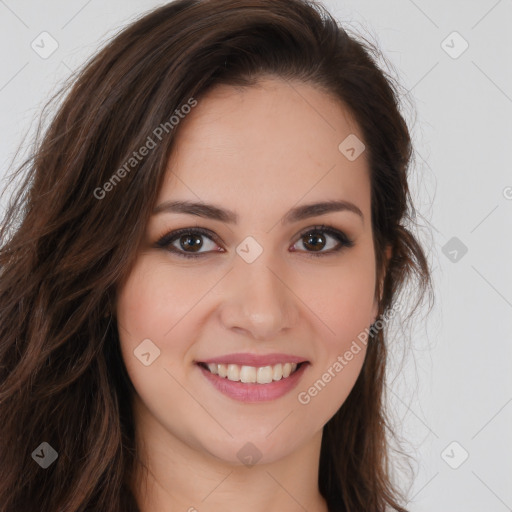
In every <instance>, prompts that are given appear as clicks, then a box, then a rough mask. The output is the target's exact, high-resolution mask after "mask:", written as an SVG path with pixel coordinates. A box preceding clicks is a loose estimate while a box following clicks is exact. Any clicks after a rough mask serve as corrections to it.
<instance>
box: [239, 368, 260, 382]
mask: <svg viewBox="0 0 512 512" xmlns="http://www.w3.org/2000/svg"><path fill="white" fill-rule="evenodd" d="M240 380H241V381H242V382H256V368H254V366H242V368H241V369H240Z"/></svg>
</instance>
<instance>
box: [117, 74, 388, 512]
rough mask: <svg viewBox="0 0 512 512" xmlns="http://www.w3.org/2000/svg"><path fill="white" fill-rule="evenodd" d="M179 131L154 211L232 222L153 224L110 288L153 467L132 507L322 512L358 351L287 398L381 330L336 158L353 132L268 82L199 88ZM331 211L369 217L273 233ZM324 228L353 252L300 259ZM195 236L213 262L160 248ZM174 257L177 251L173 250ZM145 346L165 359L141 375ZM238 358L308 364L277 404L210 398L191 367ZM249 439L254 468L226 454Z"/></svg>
mask: <svg viewBox="0 0 512 512" xmlns="http://www.w3.org/2000/svg"><path fill="white" fill-rule="evenodd" d="M179 129H180V131H179V132H178V137H177V141H176V145H175V149H174V151H173V154H172V155H171V158H170V162H169V168H168V173H167V176H166V180H165V183H164V184H163V186H162V188H161V191H160V194H159V198H158V200H157V203H156V204H157V205H159V204H160V203H162V202H163V201H167V200H171V199H172V200H176V199H180V200H191V201H204V202H206V203H213V204H215V205H219V206H221V207H223V208H227V209H229V210H233V211H235V212H236V213H237V214H238V215H239V221H238V223H237V224H236V225H235V224H232V225H231V224H227V223H224V222H220V221H218V220H212V219H205V218H200V217H198V216H193V215H190V214H182V213H167V212H165V213H159V214H157V215H154V216H152V217H151V219H150V221H149V223H148V225H147V232H146V239H145V240H144V242H143V244H142V245H141V248H140V251H139V254H138V257H137V261H136V264H135V266H134V267H133V269H132V271H131V273H130V275H129V276H128V278H127V279H126V281H125V282H124V283H122V284H121V286H120V288H119V291H118V300H117V304H116V310H117V318H118V324H119V331H120V341H121V348H122V354H123V359H124V361H125V364H126V367H127V370H128V373H129V376H130V378H131V380H132V382H133V384H134V386H135V389H136V391H137V395H136V396H135V398H134V414H135V424H136V439H137V443H138V446H139V449H140V450H141V459H142V460H143V461H144V463H145V465H146V467H147V468H148V471H142V470H139V471H138V472H137V474H136V477H135V479H134V488H135V493H136V496H137V499H138V502H139V504H140V507H141V510H142V511H143V512H150V511H151V512H164V511H171V510H182V511H187V510H188V511H190V512H192V511H194V510H197V511H200V512H203V511H208V512H213V511H215V512H217V511H219V512H220V511H222V512H226V511H227V512H229V511H235V510H236V511H238V510H239V509H240V504H241V503H243V504H244V505H243V509H244V511H246V512H262V511H266V512H274V511H281V512H282V511H289V512H295V511H297V512H298V511H300V512H303V511H304V510H308V511H311V512H313V511H315V512H316V511H319V512H322V511H327V507H326V503H325V501H324V499H323V498H322V496H321V495H320V493H319V490H318V485H317V480H318V464H319V455H320V446H321V439H322V428H323V426H324V425H325V424H326V423H327V422H328V420H329V419H330V418H331V417H332V416H333V415H334V413H335V412H336V411H337V410H338V409H339V407H340V406H341V405H342V404H343V402H344V401H345V399H346V398H347V396H348V394H349V392H350V391H351V389H352V387H353V385H354V383H355V381H356V379H357V376H358V375H359V373H360V370H361V366H362V364H363V361H364V355H365V353H366V350H365V347H364V345H363V344H360V345H361V350H360V351H359V352H358V353H357V354H356V355H354V357H353V359H352V360H351V361H350V362H349V363H348V364H347V365H346V366H345V367H344V368H343V370H342V371H341V372H339V373H337V374H336V376H335V377H334V378H332V379H331V381H330V382H329V383H328V384H327V385H326V386H325V387H324V388H323V389H322V391H321V392H319V393H318V394H317V396H315V397H313V398H311V401H310V402H309V403H308V404H307V405H303V404H301V403H300V402H299V401H298V398H297V395H298V393H299V392H301V391H307V389H308V388H309V387H310V386H311V385H312V384H313V383H314V382H315V381H317V379H319V378H321V376H322V374H323V373H324V372H326V371H327V369H328V368H330V367H332V365H333V363H334V362H335V361H336V360H337V357H338V356H340V355H341V356H343V354H344V353H345V352H346V351H347V350H348V349H349V347H350V346H351V344H352V342H353V340H355V339H356V338H357V335H358V334H359V333H361V332H362V331H364V329H365V328H367V327H368V326H369V325H370V324H371V323H372V322H373V321H374V320H375V319H376V315H377V311H378V302H377V298H376V297H375V296H374V291H375V284H376V281H375V280H376V274H375V254H374V246H373V238H372V226H371V216H370V213H371V210H370V206H371V204H370V175H369V169H368V164H367V161H366V158H365V156H366V155H365V153H364V152H363V154H362V155H361V156H360V157H359V158H357V159H356V160H355V161H349V160H348V159H347V158H346V157H345V156H344V155H343V154H342V153H341V152H340V151H339V149H338V146H339V144H340V143H341V142H342V141H343V140H344V139H345V138H346V137H347V136H348V135H350V134H356V135H357V136H358V138H359V139H361V140H362V139H363V137H362V135H361V133H360V130H359V128H358V127H357V125H356V123H355V122H354V121H353V120H352V119H351V117H350V116H349V113H348V111H347V110H346V109H345V108H344V107H343V105H341V104H340V103H339V102H338V101H336V100H335V99H333V98H332V97H331V96H329V95H327V94H326V93H325V92H323V91H322V90H320V89H318V88H316V87H314V86H312V85H308V84H305V83H301V82H293V87H292V83H287V82H285V81H282V80H280V79H277V78H272V77H266V78H264V79H262V81H261V82H260V83H259V84H258V86H255V87H250V88H246V89H235V88H232V87H228V86H218V87H216V88H214V89H212V90H210V91H209V93H208V94H207V95H206V96H205V97H203V98H201V99H200V101H199V104H198V106H197V107H196V108H195V109H193V110H192V112H191V113H190V114H189V115H188V116H187V117H186V119H185V120H183V121H181V125H180V126H179ZM171 163H172V168H171ZM340 199H342V200H346V201H350V202H351V203H353V204H355V205H356V206H357V207H359V208H360V210H361V211H362V213H363V215H364V219H361V218H360V217H359V216H358V215H356V214H354V213H351V212H348V211H340V212H331V213H328V214H325V215H320V216H316V217H311V218H308V219H304V220H301V221H298V222H294V223H292V224H288V225H282V224H281V223H280V222H279V221H280V220H281V218H282V217H283V216H284V215H285V213H286V212H287V211H288V210H289V209H290V208H292V207H295V206H297V205H298V204H300V205H302V204H305V203H310V202H319V201H326V200H340ZM322 223H323V224H327V225H330V226H332V227H334V228H336V229H338V230H340V231H342V232H344V233H345V234H346V235H347V236H348V237H349V238H350V239H351V240H353V242H354V246H353V247H344V248H342V249H341V251H339V252H331V253H330V254H327V253H328V252H329V250H330V249H332V248H333V247H336V246H337V245H338V242H337V240H336V239H335V238H332V237H331V236H330V235H328V234H325V233H323V236H324V237H325V238H324V239H323V242H322V240H320V241H319V242H316V244H317V246H318V247H319V248H320V249H319V250H320V252H322V251H323V252H324V255H323V256H319V257H313V256H310V254H311V253H315V254H316V253H317V252H315V251H314V250H312V249H311V246H309V248H308V246H307V245H305V244H307V242H308V240H307V237H306V236H303V237H301V236H300V234H301V233H302V232H303V231H304V230H306V229H307V228H310V227H313V226H315V225H318V224H322ZM195 226H200V227H203V228H205V229H208V230H211V231H212V232H213V233H215V234H216V235H217V236H218V237H220V240H221V241H222V243H217V242H216V241H215V240H213V239H210V238H208V237H204V236H203V237H200V239H201V240H202V241H203V248H202V249H201V251H203V252H208V251H214V250H215V249H218V248H222V249H224V252H210V253H209V254H208V255H206V256H203V257H199V258H197V259H187V258H183V257H180V256H179V255H176V254H173V253H171V252H169V250H167V249H165V248H158V247H156V246H155V244H156V242H157V241H158V240H159V239H160V238H161V237H162V236H163V235H165V234H167V233H169V232H171V231H174V230H176V229H180V228H190V227H195ZM320 235H322V233H320ZM247 236H252V237H253V238H254V239H255V240H256V241H257V242H258V243H259V244H260V246H261V247H262V248H263V252H262V254H261V255H260V256H259V257H258V258H257V259H256V260H255V261H254V262H252V263H250V264H249V263H247V262H246V261H244V259H242V258H241V257H240V256H239V255H238V254H237V253H236V248H237V246H238V245H239V244H240V243H241V242H242V241H243V240H244V239H245V238H246V237H247ZM182 240H183V239H182ZM173 245H174V247H177V248H180V247H181V250H182V251H183V250H184V249H183V246H180V240H179V239H177V241H175V242H174V244H173ZM292 248H295V249H296V250H295V251H293V249H292ZM185 250H187V249H186V248H185ZM308 251H309V252H308ZM189 252H193V251H190V249H189ZM148 338H149V339H151V340H152V342H153V343H154V344H155V345H156V346H157V347H158V348H159V349H160V356H159V357H158V358H157V359H156V360H154V362H153V363H152V364H151V365H149V366H144V365H143V364H141V362H140V361H139V360H138V359H137V358H136V357H134V353H133V351H134V350H135V349H136V347H137V346H138V345H139V344H140V343H141V341H142V340H144V339H148ZM234 352H251V353H257V354H267V353H272V352H274V353H275V352H279V353H286V354H293V355H299V356H302V357H304V358H305V359H307V360H308V361H309V362H310V365H309V366H308V368H307V369H306V372H305V373H304V375H303V377H302V379H301V381H300V382H299V385H298V387H297V388H295V389H294V390H292V391H291V392H289V393H288V394H286V395H285V396H283V397H281V398H278V399H276V400H271V401H267V402H260V403H241V402H238V401H235V400H233V399H231V398H229V397H227V396H225V395H223V394H221V393H220V392H218V391H217V390H216V389H215V388H214V387H213V386H212V385H211V384H210V383H209V382H208V381H207V379H206V378H205V377H204V376H203V375H202V373H201V371H200V370H199V368H198V367H197V366H196V365H195V363H194V362H195V361H200V360H205V359H208V358H212V357H217V356H221V355H225V354H230V353H234ZM248 442H251V443H253V444H254V445H255V446H256V447H257V449H258V450H259V452H260V453H261V459H260V460H259V461H258V462H257V464H256V465H254V466H252V467H248V466H246V465H244V464H242V462H241V461H240V460H239V459H238V457H237V452H238V451H239V450H240V449H241V448H242V447H243V446H244V445H246V443H248Z"/></svg>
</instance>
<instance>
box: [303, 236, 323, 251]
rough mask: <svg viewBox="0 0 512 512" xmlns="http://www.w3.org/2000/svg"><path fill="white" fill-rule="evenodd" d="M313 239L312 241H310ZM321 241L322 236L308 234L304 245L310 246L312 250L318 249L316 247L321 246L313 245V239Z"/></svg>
mask: <svg viewBox="0 0 512 512" xmlns="http://www.w3.org/2000/svg"><path fill="white" fill-rule="evenodd" d="M312 240H313V242H312ZM319 240H320V241H323V236H320V235H309V236H308V237H307V241H306V243H305V244H304V245H305V246H306V247H308V246H309V247H308V248H312V249H313V250H318V249H322V247H319V246H318V245H315V241H316V242H318V241H319Z"/></svg>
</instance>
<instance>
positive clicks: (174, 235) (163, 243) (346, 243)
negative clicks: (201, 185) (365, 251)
mask: <svg viewBox="0 0 512 512" xmlns="http://www.w3.org/2000/svg"><path fill="white" fill-rule="evenodd" d="M313 233H324V234H327V235H330V236H332V237H333V238H335V239H336V240H337V241H338V242H339V244H340V245H339V246H338V247H336V248H334V249H330V250H329V251H322V252H312V251H305V252H306V254H308V255H309V256H312V257H314V258H315V257H320V256H326V255H330V254H335V253H337V252H339V251H341V250H342V249H343V248H345V247H346V248H349V247H353V245H354V242H353V240H351V239H349V238H348V237H347V235H346V234H345V233H343V232H342V231H339V230H337V229H335V228H333V227H332V226H326V225H324V224H322V225H319V226H313V227H310V228H308V229H306V230H304V231H302V232H301V233H300V235H299V238H298V240H297V242H298V241H300V239H301V238H303V237H304V236H306V235H309V234H313ZM183 235H195V236H205V237H207V238H210V240H212V241H213V242H215V243H216V244H217V245H220V244H219V241H218V237H217V236H215V235H214V234H213V233H212V232H211V231H209V230H207V229H203V228H183V229H178V230H176V231H172V232H170V233H167V234H166V235H164V236H163V237H162V238H160V239H159V240H158V242H157V243H156V246H157V247H159V248H162V249H166V250H168V251H169V252H172V253H173V254H176V255H178V256H180V257H183V258H200V257H202V256H205V255H207V254H212V252H219V251H207V252H203V253H188V252H184V251H182V250H179V249H177V248H176V247H173V246H172V245H171V244H172V242H174V241H175V240H179V238H180V237H182V236H183ZM294 245H295V244H294ZM299 252H301V251H299Z"/></svg>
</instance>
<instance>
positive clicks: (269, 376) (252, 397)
mask: <svg viewBox="0 0 512 512" xmlns="http://www.w3.org/2000/svg"><path fill="white" fill-rule="evenodd" d="M195 365H196V367H197V368H198V370H199V371H200V372H201V374H202V375H203V376H204V377H205V379H206V381H207V382H208V383H209V384H210V385H211V386H213V389H215V390H217V391H218V392H220V393H221V394H223V395H225V396H227V397H228V398H230V399H232V400H235V401H237V402H239V403H240V402H242V403H257V402H259V403H261V402H269V401H272V400H277V399H278V398H281V397H284V396H285V395H287V394H288V393H290V392H291V391H292V390H293V389H294V388H295V387H297V386H298V384H299V382H300V380H301V379H302V377H303V375H304V373H305V372H306V370H307V367H308V366H309V365H310V363H309V361H302V362H297V363H289V362H288V363H284V364H282V363H277V364H273V365H267V366H260V367H254V366H243V365H242V366H240V365H237V364H223V363H211V362H210V363H205V362H196V363H195ZM215 372H217V373H215Z"/></svg>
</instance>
